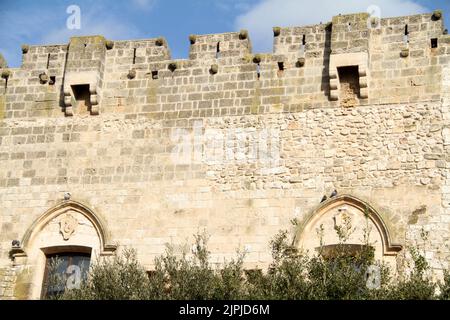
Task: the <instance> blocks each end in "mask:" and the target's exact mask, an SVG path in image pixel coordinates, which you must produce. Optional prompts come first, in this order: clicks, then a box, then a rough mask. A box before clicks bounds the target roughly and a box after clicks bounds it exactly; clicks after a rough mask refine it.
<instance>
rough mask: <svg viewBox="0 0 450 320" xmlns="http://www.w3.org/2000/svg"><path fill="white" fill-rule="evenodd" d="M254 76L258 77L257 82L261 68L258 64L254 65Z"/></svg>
mask: <svg viewBox="0 0 450 320" xmlns="http://www.w3.org/2000/svg"><path fill="white" fill-rule="evenodd" d="M256 76H257V77H258V80H259V78H260V77H261V67H260V65H259V63H258V64H256Z"/></svg>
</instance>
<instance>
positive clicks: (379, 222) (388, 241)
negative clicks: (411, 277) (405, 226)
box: [294, 194, 402, 258]
mask: <svg viewBox="0 0 450 320" xmlns="http://www.w3.org/2000/svg"><path fill="white" fill-rule="evenodd" d="M341 210H349V211H352V213H353V215H359V216H360V218H361V217H364V219H365V217H366V216H367V218H368V223H369V225H370V226H374V228H372V231H371V232H373V233H374V238H377V239H378V240H379V242H381V243H378V244H376V245H377V246H378V248H379V249H380V250H379V252H380V253H381V255H379V256H378V258H381V257H385V256H387V257H389V256H394V257H395V256H396V255H397V253H398V252H399V251H400V250H401V249H402V246H401V245H400V244H398V243H396V242H394V240H393V234H394V233H393V230H392V228H391V227H390V224H389V223H387V221H386V219H384V218H383V217H382V216H381V215H380V213H379V212H378V211H377V210H376V209H375V208H374V207H372V206H371V205H370V204H368V203H367V202H365V201H363V200H360V199H358V198H356V197H354V196H351V195H346V194H344V195H339V196H336V197H333V198H331V199H328V200H327V201H324V202H323V203H321V204H320V205H319V206H318V207H317V208H315V209H314V210H312V211H311V212H310V213H309V214H308V215H307V216H306V217H305V218H304V219H303V221H302V222H301V223H300V224H299V225H298V227H297V230H296V233H295V238H294V244H295V245H296V246H298V247H302V248H304V249H312V248H313V245H312V243H313V241H312V240H311V238H313V237H318V236H317V232H316V228H317V227H319V226H320V224H321V223H322V222H323V221H327V222H330V221H329V219H328V218H331V217H332V216H333V215H334V217H336V214H337V212H340V211H341ZM324 219H326V220H324ZM335 221H336V220H334V223H335ZM358 227H359V228H361V226H360V225H358V226H356V228H358ZM373 229H375V230H373ZM328 231H329V230H328ZM333 232H334V231H333ZM328 236H329V235H328ZM325 244H326V243H325Z"/></svg>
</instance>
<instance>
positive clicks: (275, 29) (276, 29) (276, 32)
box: [273, 27, 281, 37]
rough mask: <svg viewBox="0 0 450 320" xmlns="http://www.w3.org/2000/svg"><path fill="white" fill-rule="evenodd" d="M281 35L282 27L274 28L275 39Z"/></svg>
mask: <svg viewBox="0 0 450 320" xmlns="http://www.w3.org/2000/svg"><path fill="white" fill-rule="evenodd" d="M280 33H281V28H280V27H273V36H274V37H278V36H279V35H280Z"/></svg>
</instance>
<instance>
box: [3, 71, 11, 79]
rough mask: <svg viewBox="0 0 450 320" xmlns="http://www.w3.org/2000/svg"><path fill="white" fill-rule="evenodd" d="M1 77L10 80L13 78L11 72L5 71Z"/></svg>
mask: <svg viewBox="0 0 450 320" xmlns="http://www.w3.org/2000/svg"><path fill="white" fill-rule="evenodd" d="M1 76H2V78H3V79H7V78H9V77H10V76H11V71H9V70H3V71H2V74H1Z"/></svg>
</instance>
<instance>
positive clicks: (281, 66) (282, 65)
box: [278, 62, 284, 71]
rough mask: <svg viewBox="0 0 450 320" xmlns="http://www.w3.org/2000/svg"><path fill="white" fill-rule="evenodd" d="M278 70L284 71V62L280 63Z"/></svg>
mask: <svg viewBox="0 0 450 320" xmlns="http://www.w3.org/2000/svg"><path fill="white" fill-rule="evenodd" d="M278 70H280V71H283V70H284V62H278Z"/></svg>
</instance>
